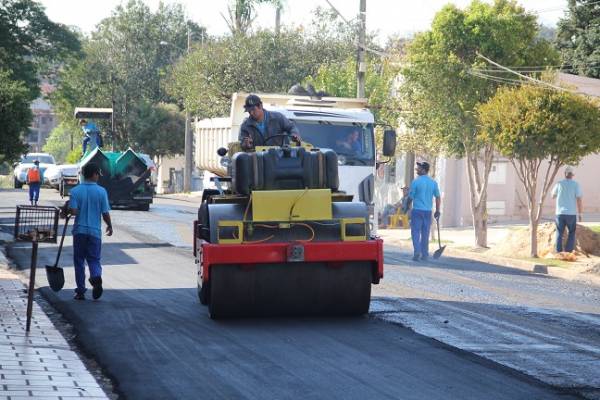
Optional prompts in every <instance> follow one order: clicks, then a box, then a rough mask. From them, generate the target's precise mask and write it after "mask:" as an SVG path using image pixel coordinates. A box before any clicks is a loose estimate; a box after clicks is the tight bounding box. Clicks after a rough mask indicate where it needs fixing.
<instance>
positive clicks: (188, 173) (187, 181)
mask: <svg viewBox="0 0 600 400" xmlns="http://www.w3.org/2000/svg"><path fill="white" fill-rule="evenodd" d="M191 46H192V33H191V31H190V26H189V24H188V28H187V54H190V50H191ZM193 145H194V137H193V136H192V132H191V129H190V112H189V111H188V109H187V107H186V108H185V149H184V156H185V167H184V169H183V191H184V192H191V191H192V169H193V160H192V147H193Z"/></svg>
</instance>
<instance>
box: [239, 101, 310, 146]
mask: <svg viewBox="0 0 600 400" xmlns="http://www.w3.org/2000/svg"><path fill="white" fill-rule="evenodd" d="M244 110H245V111H246V112H247V113H248V114H249V117H248V118H246V119H245V120H244V122H243V123H242V126H241V127H240V135H239V140H240V143H241V145H242V149H243V150H244V151H252V150H254V146H281V145H283V143H284V141H283V139H284V138H283V137H282V136H281V137H277V138H274V139H271V140H267V139H268V138H270V137H272V136H276V135H281V134H288V135H290V136H291V137H292V140H294V141H296V142H298V143H299V142H300V134H299V132H298V128H296V126H295V125H294V123H293V122H291V121H290V120H289V119H287V118H286V117H285V116H284V115H283V114H281V113H278V112H275V111H267V110H265V109H264V108H263V104H262V101H261V99H260V97H258V96H257V95H255V94H251V95H248V97H246V101H245V102H244Z"/></svg>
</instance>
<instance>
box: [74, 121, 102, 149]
mask: <svg viewBox="0 0 600 400" xmlns="http://www.w3.org/2000/svg"><path fill="white" fill-rule="evenodd" d="M79 125H80V126H81V129H82V130H83V143H82V151H83V154H85V152H86V150H87V148H88V147H89V149H90V151H92V150H94V149H95V148H96V147H102V144H103V143H102V134H101V133H100V129H98V127H97V126H96V124H95V123H93V122H87V121H86V120H85V119H82V120H80V121H79Z"/></svg>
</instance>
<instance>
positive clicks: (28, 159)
mask: <svg viewBox="0 0 600 400" xmlns="http://www.w3.org/2000/svg"><path fill="white" fill-rule="evenodd" d="M35 160H38V161H39V162H41V163H42V164H54V158H52V156H47V155H32V154H29V155H26V156H23V157H21V162H22V163H23V164H32V163H33V162H34V161H35Z"/></svg>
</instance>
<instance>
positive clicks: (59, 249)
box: [54, 215, 71, 267]
mask: <svg viewBox="0 0 600 400" xmlns="http://www.w3.org/2000/svg"><path fill="white" fill-rule="evenodd" d="M69 218H71V216H70V215H67V218H66V219H65V226H64V227H63V232H62V236H61V238H60V244H59V245H58V254H56V262H55V263H54V266H55V267H58V260H60V253H61V252H62V248H63V243H64V242H65V235H66V234H67V225H69Z"/></svg>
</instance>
